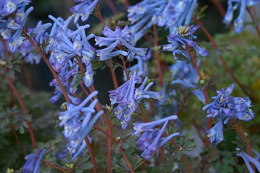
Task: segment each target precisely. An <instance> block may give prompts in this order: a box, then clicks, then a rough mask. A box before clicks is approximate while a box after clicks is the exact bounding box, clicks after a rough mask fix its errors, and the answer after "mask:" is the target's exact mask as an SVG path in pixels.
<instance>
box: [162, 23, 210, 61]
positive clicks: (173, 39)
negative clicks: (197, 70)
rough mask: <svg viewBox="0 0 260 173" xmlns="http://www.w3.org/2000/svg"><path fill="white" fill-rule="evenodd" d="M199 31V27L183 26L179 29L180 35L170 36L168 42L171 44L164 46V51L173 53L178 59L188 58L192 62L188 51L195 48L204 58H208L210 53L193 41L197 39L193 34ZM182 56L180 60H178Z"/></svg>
mask: <svg viewBox="0 0 260 173" xmlns="http://www.w3.org/2000/svg"><path fill="white" fill-rule="evenodd" d="M198 29H199V26H198V25H196V26H194V25H191V26H181V27H179V28H178V33H175V34H172V35H169V36H168V42H169V43H170V44H166V45H163V51H172V53H173V56H174V57H175V58H176V59H183V58H182V57H184V58H188V60H191V58H190V55H189V53H188V51H187V49H190V48H194V49H195V50H196V52H197V53H198V54H199V55H200V56H202V57H206V56H208V55H209V53H208V51H207V50H205V49H204V48H202V47H200V46H198V44H197V43H196V42H195V41H193V40H194V39H196V38H197V37H196V36H194V35H193V34H194V33H195V32H196V31H197V30H198ZM178 55H180V58H178Z"/></svg>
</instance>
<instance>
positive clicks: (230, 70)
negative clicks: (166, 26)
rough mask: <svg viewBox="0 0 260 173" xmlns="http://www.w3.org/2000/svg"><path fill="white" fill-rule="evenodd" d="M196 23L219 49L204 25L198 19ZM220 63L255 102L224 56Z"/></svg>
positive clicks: (214, 46)
mask: <svg viewBox="0 0 260 173" xmlns="http://www.w3.org/2000/svg"><path fill="white" fill-rule="evenodd" d="M194 20H195V22H196V23H197V24H198V25H199V26H200V28H201V29H202V31H203V32H204V34H205V35H206V36H207V37H208V39H209V40H210V42H211V43H212V45H213V48H214V49H215V50H217V49H218V46H217V44H216V42H215V41H214V39H213V38H212V36H211V35H210V33H209V32H208V30H207V29H206V28H205V27H204V25H203V24H202V23H201V22H200V21H199V20H198V19H197V17H196V16H195V17H194ZM219 59H220V61H221V62H222V64H223V66H224V68H225V69H226V71H227V72H228V73H229V74H230V76H231V77H232V78H233V80H234V81H235V82H236V83H237V84H238V86H239V87H240V88H241V89H242V91H243V92H244V93H245V94H246V95H248V96H249V97H250V99H251V100H252V101H255V98H254V96H253V95H252V94H250V93H248V92H247V90H246V89H245V86H244V85H243V84H242V83H240V81H239V80H238V79H237V77H236V76H235V74H234V73H233V71H232V69H231V68H230V67H229V66H228V64H227V63H226V61H225V60H224V58H223V57H222V56H219Z"/></svg>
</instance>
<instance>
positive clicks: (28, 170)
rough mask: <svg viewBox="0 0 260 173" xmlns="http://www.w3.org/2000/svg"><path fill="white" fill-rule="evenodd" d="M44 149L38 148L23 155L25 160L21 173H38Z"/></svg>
mask: <svg viewBox="0 0 260 173" xmlns="http://www.w3.org/2000/svg"><path fill="white" fill-rule="evenodd" d="M45 152H46V149H39V150H37V151H36V152H35V153H32V154H29V155H27V156H25V159H26V160H27V161H26V163H25V165H24V166H23V173H32V172H33V173H39V172H40V164H41V160H42V157H43V155H44V153H45Z"/></svg>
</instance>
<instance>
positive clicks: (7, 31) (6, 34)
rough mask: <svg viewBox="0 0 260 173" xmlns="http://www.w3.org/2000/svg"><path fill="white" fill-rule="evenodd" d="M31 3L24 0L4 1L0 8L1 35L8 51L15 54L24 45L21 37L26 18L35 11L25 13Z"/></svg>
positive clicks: (29, 9)
mask: <svg viewBox="0 0 260 173" xmlns="http://www.w3.org/2000/svg"><path fill="white" fill-rule="evenodd" d="M29 2H30V1H26V0H25V1H23V0H4V1H2V4H1V6H0V12H1V13H0V21H1V24H0V33H1V36H2V37H3V39H5V40H6V41H7V43H8V49H9V51H11V52H15V51H16V50H17V48H18V47H20V45H21V44H22V43H23V41H24V38H23V37H22V36H21V33H22V30H23V27H24V25H25V22H26V18H27V16H28V15H29V13H30V12H31V11H32V10H33V7H30V8H28V9H27V10H26V11H25V7H26V6H27V5H28V4H29Z"/></svg>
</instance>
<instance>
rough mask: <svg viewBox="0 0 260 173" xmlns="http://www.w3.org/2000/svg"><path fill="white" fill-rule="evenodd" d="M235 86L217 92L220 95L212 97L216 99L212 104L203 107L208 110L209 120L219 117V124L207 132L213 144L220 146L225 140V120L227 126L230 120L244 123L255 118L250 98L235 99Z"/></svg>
mask: <svg viewBox="0 0 260 173" xmlns="http://www.w3.org/2000/svg"><path fill="white" fill-rule="evenodd" d="M234 86H235V84H231V85H230V86H229V87H228V88H227V89H226V90H225V89H224V88H222V89H221V90H220V91H217V93H218V95H217V96H215V97H212V98H213V99H215V100H214V101H213V102H212V103H210V104H207V105H206V106H204V107H203V110H206V109H207V113H208V115H207V118H215V117H218V119H219V121H218V123H217V124H216V125H215V126H214V127H212V128H211V129H210V130H208V131H207V133H209V134H208V137H210V141H211V142H212V143H215V144H218V143H220V142H221V141H222V140H223V119H225V120H224V124H226V123H227V122H228V121H229V119H230V118H237V119H239V120H242V121H249V120H252V119H253V118H254V112H253V111H252V110H251V109H249V108H250V107H252V105H250V103H251V102H250V100H249V99H248V98H245V99H244V98H241V97H233V96H231V95H230V94H231V93H232V91H233V89H234Z"/></svg>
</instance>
